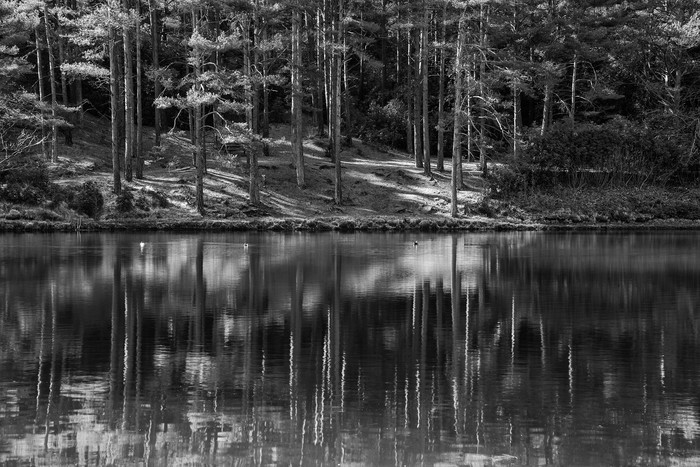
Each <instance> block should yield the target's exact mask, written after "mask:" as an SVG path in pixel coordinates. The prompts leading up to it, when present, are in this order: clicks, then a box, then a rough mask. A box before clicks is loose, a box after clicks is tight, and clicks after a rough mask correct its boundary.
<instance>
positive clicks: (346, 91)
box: [343, 35, 385, 146]
mask: <svg viewBox="0 0 700 467" xmlns="http://www.w3.org/2000/svg"><path fill="white" fill-rule="evenodd" d="M384 68H385V67H382V70H383V69H384ZM343 101H344V104H345V111H344V112H343V113H344V114H345V144H346V146H352V115H351V114H350V79H349V78H348V46H347V37H346V36H345V35H343Z"/></svg>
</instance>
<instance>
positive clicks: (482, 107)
mask: <svg viewBox="0 0 700 467" xmlns="http://www.w3.org/2000/svg"><path fill="white" fill-rule="evenodd" d="M487 24H488V11H486V6H484V4H483V3H482V4H481V7H480V10H479V28H480V40H479V46H480V48H481V50H482V56H481V58H480V60H479V98H480V101H479V102H480V104H479V166H480V168H481V172H482V173H483V174H484V175H486V172H487V170H488V169H487V167H486V86H485V84H484V80H485V79H486V58H485V57H484V54H483V51H485V50H486V25H487Z"/></svg>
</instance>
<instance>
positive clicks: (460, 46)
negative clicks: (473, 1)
mask: <svg viewBox="0 0 700 467" xmlns="http://www.w3.org/2000/svg"><path fill="white" fill-rule="evenodd" d="M464 36H465V18H464V13H462V14H461V15H460V17H459V30H458V32H457V51H456V53H455V70H454V76H455V78H454V86H455V104H454V128H453V129H452V187H451V188H452V190H451V201H452V209H451V210H450V214H451V215H452V217H457V215H458V212H457V208H458V207H457V190H458V189H460V188H461V180H459V176H458V175H459V172H460V171H461V170H460V165H461V162H462V55H463V53H464Z"/></svg>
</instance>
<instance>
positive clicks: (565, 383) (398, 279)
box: [0, 232, 700, 466]
mask: <svg viewBox="0 0 700 467" xmlns="http://www.w3.org/2000/svg"><path fill="white" fill-rule="evenodd" d="M414 242H417V245H415V244H414ZM699 304H700V233H697V232H657V233H653V232H644V233H632V232H624V233H544V232H516V233H459V234H454V235H450V234H427V233H400V234H399V233H384V234H380V233H374V234H365V233H357V234H341V233H322V234H310V233H293V234H292V233H287V234H281V233H275V234H272V233H269V234H268V233H265V234H259V233H225V234H224V233H216V234H212V233H206V234H195V233H192V234H163V233H142V234H135V233H134V234H121V233H119V234H97V233H95V234H89V233H82V234H36V235H30V234H21V235H11V234H3V235H0V464H1V465H7V466H14V465H78V464H79V465H98V464H99V465H103V464H120V465H125V464H129V465H132V464H146V465H202V464H206V465H250V464H254V465H259V464H267V465H270V464H286V465H292V464H293V465H329V464H346V465H347V464H355V465H368V464H369V465H436V464H439V465H472V466H479V465H565V466H574V465H582V466H583V465H620V466H622V465H625V466H626V465H699V464H700V310H699V308H698V305H699Z"/></svg>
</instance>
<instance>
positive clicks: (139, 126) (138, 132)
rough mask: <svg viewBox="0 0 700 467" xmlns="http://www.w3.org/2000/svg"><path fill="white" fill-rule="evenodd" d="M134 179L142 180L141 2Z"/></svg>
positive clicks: (138, 34) (138, 35)
mask: <svg viewBox="0 0 700 467" xmlns="http://www.w3.org/2000/svg"><path fill="white" fill-rule="evenodd" d="M136 9H137V10H136V11H137V13H138V17H139V19H138V21H137V23H136V148H135V150H136V178H138V179H139V180H140V179H143V77H142V75H143V63H142V58H141V2H140V1H137V2H136Z"/></svg>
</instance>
